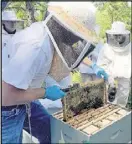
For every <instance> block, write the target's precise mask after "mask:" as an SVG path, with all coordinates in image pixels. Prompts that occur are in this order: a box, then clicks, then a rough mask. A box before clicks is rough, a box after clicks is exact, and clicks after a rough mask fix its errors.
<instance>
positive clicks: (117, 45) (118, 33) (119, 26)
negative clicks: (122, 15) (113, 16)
mask: <svg viewBox="0 0 132 144" xmlns="http://www.w3.org/2000/svg"><path fill="white" fill-rule="evenodd" d="M106 37H107V43H108V44H109V45H110V46H111V48H112V49H113V50H114V51H117V52H125V51H126V50H128V49H129V45H130V31H128V30H126V29H125V24H124V23H123V22H120V21H117V22H114V23H113V24H112V28H111V30H107V31H106Z"/></svg>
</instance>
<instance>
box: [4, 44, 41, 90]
mask: <svg viewBox="0 0 132 144" xmlns="http://www.w3.org/2000/svg"><path fill="white" fill-rule="evenodd" d="M39 52H40V48H39V47H38V44H37V43H34V42H33V44H31V43H30V44H22V45H20V46H19V48H18V49H17V51H16V53H15V55H14V56H13V57H12V58H11V60H10V62H9V64H8V65H7V66H6V67H5V68H4V69H3V70H2V79H3V81H5V82H6V83H8V84H11V85H13V86H15V87H17V88H20V89H27V88H28V87H29V84H30V83H31V81H32V79H33V77H34V75H35V73H36V71H37V66H33V65H34V61H35V60H36V57H37V56H38V54H39Z"/></svg>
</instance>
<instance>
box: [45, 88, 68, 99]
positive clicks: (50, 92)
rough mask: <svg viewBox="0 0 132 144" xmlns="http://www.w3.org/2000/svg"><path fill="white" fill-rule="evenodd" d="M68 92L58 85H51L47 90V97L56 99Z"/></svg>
mask: <svg viewBox="0 0 132 144" xmlns="http://www.w3.org/2000/svg"><path fill="white" fill-rule="evenodd" d="M65 95H66V94H65V93H64V92H63V91H62V90H61V89H60V88H59V87H58V86H55V85H54V86H51V87H48V88H46V90H45V98H47V99H49V100H52V101H55V100H57V99H60V98H63V97H64V96H65Z"/></svg>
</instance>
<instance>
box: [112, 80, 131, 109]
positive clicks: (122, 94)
mask: <svg viewBox="0 0 132 144" xmlns="http://www.w3.org/2000/svg"><path fill="white" fill-rule="evenodd" d="M117 81H118V89H117V94H116V100H115V102H116V104H117V105H120V106H121V107H126V105H127V101H128V97H129V90H130V79H127V78H117Z"/></svg>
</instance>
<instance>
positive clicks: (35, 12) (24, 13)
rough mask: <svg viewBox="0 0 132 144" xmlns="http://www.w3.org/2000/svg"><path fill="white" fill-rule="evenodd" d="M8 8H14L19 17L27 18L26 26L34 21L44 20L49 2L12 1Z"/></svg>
mask: <svg viewBox="0 0 132 144" xmlns="http://www.w3.org/2000/svg"><path fill="white" fill-rule="evenodd" d="M6 9H8V10H14V11H15V12H16V14H17V17H18V18H20V19H23V20H25V27H26V26H29V25H30V24H31V23H33V22H36V21H41V20H43V18H44V16H45V12H46V9H47V3H46V2H41V1H40V2H39V1H18V2H15V1H14V2H13V1H12V2H9V3H8V6H7V7H6Z"/></svg>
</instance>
